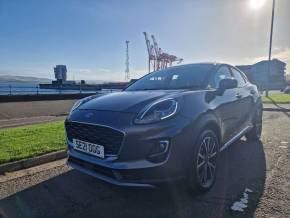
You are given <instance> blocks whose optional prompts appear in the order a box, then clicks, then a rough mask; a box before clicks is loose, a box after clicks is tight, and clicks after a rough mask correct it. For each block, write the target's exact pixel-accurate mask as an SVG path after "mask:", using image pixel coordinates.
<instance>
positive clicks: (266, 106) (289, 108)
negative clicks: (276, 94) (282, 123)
mask: <svg viewBox="0 0 290 218" xmlns="http://www.w3.org/2000/svg"><path fill="white" fill-rule="evenodd" d="M263 108H264V110H265V109H266V110H278V111H279V110H285V111H287V112H290V104H277V103H275V104H274V103H273V104H270V103H269V104H263Z"/></svg>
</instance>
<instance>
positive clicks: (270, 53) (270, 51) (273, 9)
mask: <svg viewBox="0 0 290 218" xmlns="http://www.w3.org/2000/svg"><path fill="white" fill-rule="evenodd" d="M274 16H275V0H273V4H272V18H271V32H270V45H269V59H268V76H267V87H266V96H267V97H268V96H269V76H270V72H271V58H272V57H271V56H272V39H273V24H274Z"/></svg>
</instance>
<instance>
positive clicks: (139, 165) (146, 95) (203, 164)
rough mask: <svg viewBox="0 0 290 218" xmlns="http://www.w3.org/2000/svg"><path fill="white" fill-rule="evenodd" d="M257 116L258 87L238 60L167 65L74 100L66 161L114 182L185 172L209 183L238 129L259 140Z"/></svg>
mask: <svg viewBox="0 0 290 218" xmlns="http://www.w3.org/2000/svg"><path fill="white" fill-rule="evenodd" d="M261 120H262V104H261V99H260V96H259V93H258V91H257V88H256V86H255V85H253V84H251V83H250V82H249V81H248V80H247V78H246V76H245V75H244V74H243V73H242V72H241V71H239V70H238V69H237V68H235V67H233V66H230V65H227V64H211V63H199V64H189V65H182V66H176V67H171V68H167V69H165V70H160V71H156V72H153V73H150V74H147V75H146V76H144V77H143V78H141V79H139V80H138V81H136V82H135V83H133V84H131V85H130V86H129V87H127V88H126V89H125V90H124V91H122V92H115V93H111V94H105V95H99V96H90V97H88V98H84V99H82V100H80V101H78V102H77V103H76V104H75V105H74V106H73V108H72V109H71V112H70V114H69V116H68V118H67V120H66V121H65V127H66V133H67V142H68V164H69V165H70V166H71V167H73V168H75V169H77V170H79V171H82V172H84V173H86V174H89V175H91V176H94V177H96V178H99V179H101V180H103V181H106V182H109V183H112V184H116V185H122V186H150V187H152V186H156V185H158V184H160V183H162V182H170V181H175V180H183V181H185V183H186V184H187V185H188V187H189V188H191V189H194V190H199V191H206V190H208V189H209V188H210V187H212V185H213V184H214V182H215V178H216V172H217V170H218V167H219V166H218V164H217V160H218V157H219V153H220V152H221V151H223V150H224V149H226V148H227V147H228V146H229V145H230V144H232V143H233V142H234V141H236V140H237V139H239V138H241V137H242V136H246V138H247V139H248V140H258V139H259V137H260V135H261V129H262V122H261Z"/></svg>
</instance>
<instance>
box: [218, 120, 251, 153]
mask: <svg viewBox="0 0 290 218" xmlns="http://www.w3.org/2000/svg"><path fill="white" fill-rule="evenodd" d="M252 128H253V126H247V127H245V128H244V129H242V130H241V131H240V132H239V133H238V134H237V135H235V136H234V137H233V138H231V139H230V140H229V141H227V142H226V143H225V144H224V145H223V146H222V147H221V148H220V151H223V150H225V149H226V148H227V147H229V146H230V145H231V144H232V143H234V142H235V141H236V140H237V139H239V138H241V137H242V136H243V135H245V134H246V133H247V132H248V131H250V130H251V129H252Z"/></svg>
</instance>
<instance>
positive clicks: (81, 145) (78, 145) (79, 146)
mask: <svg viewBox="0 0 290 218" xmlns="http://www.w3.org/2000/svg"><path fill="white" fill-rule="evenodd" d="M73 146H74V149H75V150H78V151H82V152H85V153H87V154H91V155H94V156H97V157H101V158H104V157H105V151H104V146H102V145H98V144H93V143H90V142H85V141H81V140H78V139H73Z"/></svg>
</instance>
